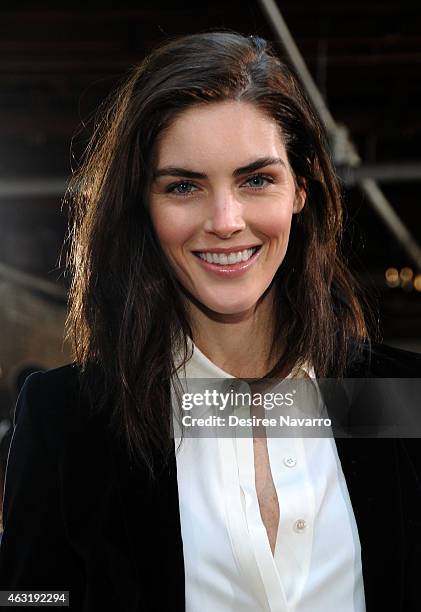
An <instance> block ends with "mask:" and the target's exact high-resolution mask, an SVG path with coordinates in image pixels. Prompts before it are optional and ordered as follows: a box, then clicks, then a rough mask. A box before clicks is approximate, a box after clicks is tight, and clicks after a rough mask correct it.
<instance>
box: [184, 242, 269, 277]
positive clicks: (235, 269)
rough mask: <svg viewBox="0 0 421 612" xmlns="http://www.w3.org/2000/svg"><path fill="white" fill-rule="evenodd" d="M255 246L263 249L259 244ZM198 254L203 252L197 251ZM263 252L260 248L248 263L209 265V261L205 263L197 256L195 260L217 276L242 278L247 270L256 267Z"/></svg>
mask: <svg viewBox="0 0 421 612" xmlns="http://www.w3.org/2000/svg"><path fill="white" fill-rule="evenodd" d="M255 246H259V247H261V246H262V245H261V244H259V245H255ZM248 248H251V247H248ZM241 250H243V249H241ZM197 252H198V253H201V252H202V251H197ZM213 252H214V253H216V252H219V253H221V252H222V253H223V252H224V251H213ZM225 252H226V251H225ZM228 252H229V251H228ZM261 252H262V249H261V248H259V249H258V250H257V251H256V252H255V253H254V254H253V255H252V256H251V257H250V259H248V260H247V261H240V262H239V263H234V264H226V265H225V264H224V265H220V264H214V263H209V262H208V261H205V260H204V259H202V258H201V257H198V256H196V255H195V256H194V258H195V259H196V260H197V261H198V263H199V265H201V266H202V267H203V268H204V269H205V270H207V271H208V272H213V273H214V274H216V275H217V276H222V277H225V278H237V277H238V276H242V275H243V274H245V273H246V272H247V270H249V269H250V268H252V267H253V266H254V264H255V263H256V261H257V260H258V259H259V256H260V253H261Z"/></svg>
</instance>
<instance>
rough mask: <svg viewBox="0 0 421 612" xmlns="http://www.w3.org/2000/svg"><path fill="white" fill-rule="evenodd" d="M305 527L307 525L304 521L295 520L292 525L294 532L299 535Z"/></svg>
mask: <svg viewBox="0 0 421 612" xmlns="http://www.w3.org/2000/svg"><path fill="white" fill-rule="evenodd" d="M306 527H307V523H306V522H305V520H304V519H302V518H301V519H297V520H296V521H295V523H294V531H296V532H297V533H301V532H302V531H304V529H305V528H306Z"/></svg>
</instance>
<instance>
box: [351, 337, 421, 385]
mask: <svg viewBox="0 0 421 612" xmlns="http://www.w3.org/2000/svg"><path fill="white" fill-rule="evenodd" d="M354 376H356V377H373V378H377V377H378V378H421V353H416V352H413V351H407V350H404V349H400V348H396V347H393V346H389V345H387V344H383V343H377V342H370V341H365V342H363V343H358V342H353V343H352V345H351V350H350V357H349V360H348V367H347V371H346V372H345V374H344V377H345V378H346V377H354Z"/></svg>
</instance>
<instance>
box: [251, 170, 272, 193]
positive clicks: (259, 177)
mask: <svg viewBox="0 0 421 612" xmlns="http://www.w3.org/2000/svg"><path fill="white" fill-rule="evenodd" d="M247 183H248V184H249V186H250V187H251V188H252V189H254V190H256V191H259V190H261V189H265V187H267V184H268V183H273V178H272V177H271V176H267V175H266V174H254V175H253V176H250V177H249V178H248V179H247V180H246V184H247Z"/></svg>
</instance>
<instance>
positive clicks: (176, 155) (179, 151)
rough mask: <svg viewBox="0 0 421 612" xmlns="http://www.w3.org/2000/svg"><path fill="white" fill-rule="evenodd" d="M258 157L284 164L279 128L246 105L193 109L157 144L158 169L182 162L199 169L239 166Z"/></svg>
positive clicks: (180, 115)
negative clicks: (275, 159)
mask: <svg viewBox="0 0 421 612" xmlns="http://www.w3.org/2000/svg"><path fill="white" fill-rule="evenodd" d="M259 156H268V157H270V156H274V157H275V156H277V157H282V158H284V159H285V161H286V151H285V147H284V144H283V142H282V135H281V130H280V128H279V126H278V124H277V123H276V122H275V121H274V120H273V119H272V118H271V117H269V116H268V115H266V114H265V113H264V112H263V111H261V110H260V109H258V108H256V107H255V106H254V105H252V104H250V103H247V102H237V101H225V102H215V103H211V104H206V105H205V104H201V105H195V106H193V107H191V108H188V109H187V110H185V111H183V112H182V113H181V114H179V115H178V116H177V117H176V118H175V119H174V121H173V122H172V123H171V124H170V126H169V127H168V128H167V129H166V130H165V131H163V133H162V134H161V136H160V138H159V140H158V143H157V162H158V165H160V166H165V165H171V164H175V163H177V164H178V165H180V163H181V162H183V163H186V164H190V165H194V166H199V165H200V164H202V165H204V164H206V165H209V164H210V163H211V162H213V164H215V165H217V162H218V160H219V161H221V162H223V163H224V165H227V164H231V163H232V164H233V165H238V162H239V161H244V162H245V163H246V162H247V161H248V160H250V159H255V158H257V157H259Z"/></svg>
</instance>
